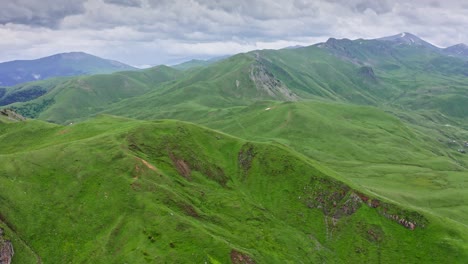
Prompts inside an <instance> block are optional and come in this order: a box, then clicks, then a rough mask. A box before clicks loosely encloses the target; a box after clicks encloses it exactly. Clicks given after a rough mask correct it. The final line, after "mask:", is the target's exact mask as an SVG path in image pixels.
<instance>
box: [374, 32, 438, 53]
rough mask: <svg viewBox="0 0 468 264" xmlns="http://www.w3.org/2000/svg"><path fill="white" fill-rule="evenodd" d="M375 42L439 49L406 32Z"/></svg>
mask: <svg viewBox="0 0 468 264" xmlns="http://www.w3.org/2000/svg"><path fill="white" fill-rule="evenodd" d="M377 40H383V41H388V42H393V43H395V44H398V45H401V44H406V45H415V46H423V47H426V48H430V49H439V48H437V47H436V46H434V45H432V44H431V43H429V42H427V41H424V40H422V39H421V38H419V37H417V36H415V35H413V34H411V33H408V32H403V33H400V34H398V35H394V36H389V37H383V38H379V39H377Z"/></svg>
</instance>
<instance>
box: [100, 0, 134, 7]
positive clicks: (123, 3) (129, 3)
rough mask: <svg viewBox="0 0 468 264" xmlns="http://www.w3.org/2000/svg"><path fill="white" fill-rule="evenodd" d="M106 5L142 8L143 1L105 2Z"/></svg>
mask: <svg viewBox="0 0 468 264" xmlns="http://www.w3.org/2000/svg"><path fill="white" fill-rule="evenodd" d="M104 2H105V3H108V4H114V5H120V6H129V7H141V5H142V3H141V0H104Z"/></svg>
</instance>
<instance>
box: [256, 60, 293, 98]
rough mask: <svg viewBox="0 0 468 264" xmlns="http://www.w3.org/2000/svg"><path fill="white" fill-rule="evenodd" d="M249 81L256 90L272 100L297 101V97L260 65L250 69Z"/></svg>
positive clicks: (257, 64)
mask: <svg viewBox="0 0 468 264" xmlns="http://www.w3.org/2000/svg"><path fill="white" fill-rule="evenodd" d="M250 79H251V80H252V81H253V82H254V83H255V86H256V87H257V90H258V91H259V92H261V93H266V94H268V95H269V96H271V97H272V98H274V99H280V100H285V101H297V100H298V99H299V96H297V95H296V94H295V93H293V92H292V91H291V90H289V88H288V87H286V85H284V83H283V82H281V81H280V80H278V79H276V78H275V76H273V74H271V73H270V72H269V71H268V70H267V69H266V67H265V66H264V65H263V64H261V63H255V64H253V65H252V67H251V68H250Z"/></svg>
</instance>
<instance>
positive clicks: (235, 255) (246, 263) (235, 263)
mask: <svg viewBox="0 0 468 264" xmlns="http://www.w3.org/2000/svg"><path fill="white" fill-rule="evenodd" d="M231 262H232V264H255V261H254V260H253V259H252V258H251V257H250V256H248V255H246V254H244V253H241V252H239V251H237V250H235V249H233V250H231Z"/></svg>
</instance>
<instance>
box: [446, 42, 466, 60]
mask: <svg viewBox="0 0 468 264" xmlns="http://www.w3.org/2000/svg"><path fill="white" fill-rule="evenodd" d="M444 52H446V53H448V54H450V55H455V56H462V57H468V46H467V45H465V44H463V43H459V44H456V45H453V46H450V47H448V48H445V49H444Z"/></svg>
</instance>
